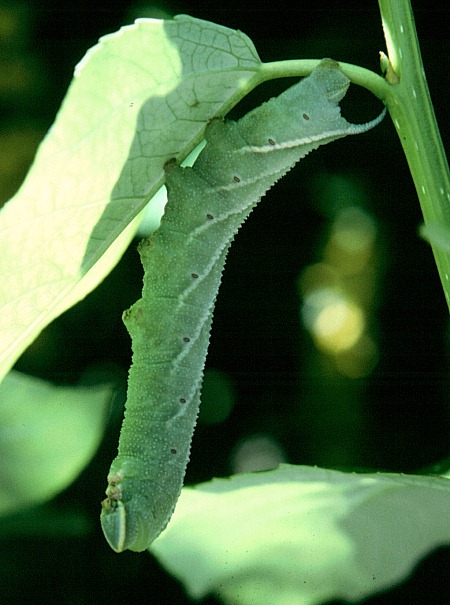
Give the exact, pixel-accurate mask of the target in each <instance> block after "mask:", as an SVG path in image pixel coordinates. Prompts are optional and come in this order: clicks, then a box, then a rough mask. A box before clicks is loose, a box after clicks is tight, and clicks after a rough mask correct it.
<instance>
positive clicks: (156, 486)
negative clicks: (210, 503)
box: [101, 59, 384, 552]
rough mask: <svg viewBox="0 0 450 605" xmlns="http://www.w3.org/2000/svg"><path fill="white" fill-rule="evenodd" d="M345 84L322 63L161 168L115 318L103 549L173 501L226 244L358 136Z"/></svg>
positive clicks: (132, 536) (137, 540) (150, 524)
mask: <svg viewBox="0 0 450 605" xmlns="http://www.w3.org/2000/svg"><path fill="white" fill-rule="evenodd" d="M349 84H350V81H349V80H348V78H347V77H346V76H345V75H344V74H343V73H342V72H341V71H340V69H339V66H338V64H337V63H335V62H334V61H331V60H329V59H325V60H324V61H322V62H321V63H320V65H319V66H318V67H317V68H316V69H315V70H314V71H313V73H312V74H311V75H310V76H309V77H307V78H305V79H303V80H302V81H301V82H299V83H297V84H295V85H294V86H292V87H291V88H289V89H288V90H286V91H285V92H284V93H282V94H281V95H280V96H279V97H276V98H273V99H271V100H270V101H268V102H267V103H265V104H263V105H261V106H260V107H258V108H256V109H254V110H253V111H251V112H250V113H248V114H247V115H245V116H244V117H243V118H242V119H241V120H239V121H238V122H232V121H230V122H223V121H222V120H219V119H215V120H213V121H212V122H211V123H210V124H209V125H208V126H207V128H206V132H205V139H206V147H205V148H204V149H203V151H202V153H201V154H200V155H199V157H198V159H197V161H196V163H195V164H194V166H193V167H192V168H180V167H179V166H177V165H175V163H174V162H168V163H167V164H166V166H165V171H166V185H167V189H168V203H167V205H166V209H165V212H164V216H163V218H162V221H161V226H160V228H159V229H158V231H157V232H156V233H155V234H154V235H153V236H152V237H151V238H150V239H149V240H145V241H144V242H142V243H141V244H140V246H139V252H140V255H141V259H142V264H143V266H144V283H143V292H142V298H141V299H140V300H138V301H137V302H136V303H135V304H134V305H133V306H132V307H131V308H130V309H129V310H128V311H126V312H125V313H124V317H123V319H124V322H125V325H126V327H127V329H128V331H129V333H130V336H131V339H132V347H133V364H132V366H131V369H130V373H129V381H128V397H127V403H126V411H125V418H124V421H123V426H122V430H121V434H120V440H119V452H118V455H117V457H116V458H115V460H114V461H113V463H112V465H111V469H110V472H109V475H108V487H107V490H106V495H107V498H106V500H104V501H103V503H102V507H103V508H102V513H101V524H102V528H103V532H104V534H105V537H106V539H107V541H108V543H109V544H110V546H111V547H112V548H113V549H114V550H115V551H116V552H121V551H123V550H126V549H130V550H134V551H141V550H145V549H146V548H147V547H148V546H149V545H150V544H151V542H152V541H153V540H154V539H155V538H156V537H157V536H158V535H159V534H160V533H161V532H162V531H163V529H164V528H165V527H166V525H167V523H168V521H169V519H170V517H171V515H172V513H173V510H174V508H175V504H176V502H177V499H178V497H179V494H180V492H181V488H182V485H183V478H184V474H185V470H186V466H187V462H188V459H189V450H190V443H191V439H192V434H193V431H194V427H195V423H196V418H197V414H198V409H199V404H200V389H201V382H202V376H203V367H204V363H205V358H206V353H207V349H208V342H209V332H210V327H211V319H212V313H213V307H214V302H215V299H216V295H217V292H218V289H219V285H220V280H221V274H222V270H223V267H224V264H225V259H226V255H227V252H228V248H229V246H230V243H231V241H232V239H233V237H234V235H235V234H236V232H237V231H238V229H239V227H240V226H241V225H242V223H243V222H244V221H245V219H246V218H247V217H248V215H249V213H250V212H251V210H252V209H253V207H254V206H255V205H256V204H257V203H258V201H259V200H260V198H261V197H262V196H263V195H264V193H265V192H266V191H267V190H268V189H269V188H270V187H271V186H272V185H273V184H274V183H275V182H276V181H277V180H278V179H279V178H280V177H282V176H283V175H284V174H285V173H286V172H287V171H288V170H289V169H290V168H292V166H293V165H294V164H295V163H296V162H298V160H300V159H301V158H302V157H304V156H305V155H306V154H307V153H309V152H310V151H311V150H313V149H316V148H317V147H319V145H323V144H325V143H329V142H331V141H333V140H335V139H338V138H341V137H344V136H346V135H348V134H358V133H362V132H365V131H367V130H369V129H370V128H372V127H373V126H375V125H376V124H378V123H379V122H380V121H381V119H382V118H383V116H384V112H383V114H381V115H380V116H379V117H378V118H376V119H375V120H373V121H371V122H368V123H367V124H361V125H355V124H349V123H348V122H347V121H346V120H345V119H344V118H343V117H341V115H340V108H339V105H338V103H339V101H340V100H341V99H342V98H343V96H344V95H345V93H346V91H347V88H348V86H349Z"/></svg>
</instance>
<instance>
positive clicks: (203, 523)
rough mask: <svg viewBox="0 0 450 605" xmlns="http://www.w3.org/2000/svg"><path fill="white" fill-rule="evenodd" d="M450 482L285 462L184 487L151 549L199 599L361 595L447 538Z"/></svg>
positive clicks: (279, 603) (276, 600) (306, 603)
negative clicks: (214, 596) (211, 595)
mask: <svg viewBox="0 0 450 605" xmlns="http://www.w3.org/2000/svg"><path fill="white" fill-rule="evenodd" d="M449 496H450V481H449V480H448V479H447V478H443V477H420V476H407V475H396V474H355V473H352V474H349V473H341V472H337V471H329V470H323V469H318V468H309V467H302V466H298V467H296V466H291V465H281V466H280V467H279V468H278V469H276V470H273V471H268V472H262V473H253V474H242V475H235V476H233V477H231V478H230V479H215V480H213V481H211V482H209V483H204V484H202V485H200V486H197V487H196V488H194V489H192V488H184V489H183V492H182V495H181V498H180V500H179V501H178V504H177V508H176V511H175V513H174V515H173V518H172V521H171V522H170V524H169V526H168V528H167V529H166V530H165V531H164V532H163V533H162V534H161V536H160V537H159V538H158V539H157V540H156V541H155V542H154V543H153V545H152V546H151V547H150V549H149V550H150V551H151V552H152V553H153V554H154V555H155V556H156V557H157V558H158V559H159V561H160V562H161V563H162V564H163V565H164V566H165V567H166V568H167V569H168V570H169V571H170V572H171V573H172V574H173V575H175V576H176V577H178V578H179V579H180V580H181V581H182V582H183V584H184V585H185V587H186V589H187V590H188V592H189V594H190V595H191V596H192V597H193V598H201V597H203V596H204V595H206V594H208V593H211V592H213V593H216V594H218V595H220V597H221V598H222V599H223V600H224V602H225V603H233V604H234V605H247V604H248V605H250V604H252V605H257V604H258V603H259V604H261V605H263V604H264V605H266V604H267V603H270V604H271V605H290V604H291V603H302V604H303V605H310V604H314V603H323V602H325V601H327V600H329V599H333V598H334V599H336V598H339V599H349V600H350V601H354V600H359V599H362V598H364V597H366V596H367V595H370V594H372V593H374V592H376V591H379V590H382V589H385V588H387V587H389V586H391V585H392V584H394V583H396V582H398V581H400V580H401V579H403V578H404V577H405V576H406V575H407V574H408V573H409V572H410V571H411V570H412V568H413V566H414V565H415V564H416V563H417V562H418V561H419V560H420V558H421V557H422V556H423V555H424V554H425V553H427V552H428V551H430V550H431V549H433V548H435V547H436V546H438V545H441V544H448V543H450V507H449Z"/></svg>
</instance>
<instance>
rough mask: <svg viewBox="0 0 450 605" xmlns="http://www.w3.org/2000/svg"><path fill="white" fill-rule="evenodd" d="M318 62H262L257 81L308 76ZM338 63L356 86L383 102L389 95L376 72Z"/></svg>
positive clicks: (383, 80) (309, 60) (308, 60)
mask: <svg viewBox="0 0 450 605" xmlns="http://www.w3.org/2000/svg"><path fill="white" fill-rule="evenodd" d="M319 63H320V60H319V59H302V60H298V59H297V60H296V59H292V60H290V61H275V62H273V63H263V64H262V65H261V67H260V68H259V70H258V77H259V82H258V84H259V83H261V82H265V81H266V80H272V79H273V78H287V77H290V76H309V74H310V73H311V72H312V71H313V69H315V68H316V67H317V66H318V65H319ZM339 65H340V67H341V69H342V71H343V72H344V74H345V75H346V76H347V77H348V78H349V79H350V80H351V82H353V84H357V85H358V86H363V87H364V88H367V89H368V90H370V92H372V93H373V94H374V95H375V96H377V97H378V98H379V99H381V100H382V101H383V102H384V103H386V102H387V98H388V96H389V95H390V93H391V91H390V86H389V84H388V83H387V82H386V80H385V79H384V78H382V77H381V76H379V75H378V74H376V73H374V72H373V71H370V70H369V69H365V68H364V67H359V66H358V65H352V64H351V63H342V62H341V61H339Z"/></svg>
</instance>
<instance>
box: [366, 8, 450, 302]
mask: <svg viewBox="0 0 450 605" xmlns="http://www.w3.org/2000/svg"><path fill="white" fill-rule="evenodd" d="M378 2H379V7H380V12H381V19H382V22H383V29H384V34H385V39H386V47H387V50H388V55H389V68H388V71H387V74H386V80H387V81H388V82H389V87H390V94H388V95H387V97H386V99H385V102H386V105H387V106H388V109H389V113H390V114H391V117H392V120H393V122H394V126H395V128H396V130H397V133H398V136H399V138H400V141H401V144H402V146H403V151H404V152H405V155H406V159H407V161H408V165H409V168H410V171H411V175H412V177H413V180H414V184H415V187H416V191H417V195H418V197H419V200H420V204H421V208H422V213H423V216H424V219H425V224H426V225H427V226H429V227H431V229H433V227H438V228H439V229H440V232H441V233H442V232H444V233H447V236H448V239H449V242H450V204H449V201H450V177H449V170H448V163H447V159H446V156H445V152H444V147H443V144H442V140H441V137H440V133H439V128H438V125H437V122H436V116H435V114H434V109H433V105H432V103H431V98H430V93H429V90H428V85H427V81H426V78H425V72H424V69H423V64H422V57H421V54H420V48H419V42H418V39H417V32H416V28H415V24H414V16H413V13H412V8H411V4H410V1H409V0H378ZM432 244H433V252H434V256H435V260H436V264H437V267H438V271H439V275H440V277H441V281H442V285H443V288H444V292H445V297H446V299H447V305H448V306H449V307H450V251H449V249H448V247H447V250H445V247H442V245H440V244H439V242H438V241H435V242H433V241H432Z"/></svg>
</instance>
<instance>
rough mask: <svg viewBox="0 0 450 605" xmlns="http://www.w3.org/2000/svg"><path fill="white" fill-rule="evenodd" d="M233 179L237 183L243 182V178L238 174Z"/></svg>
mask: <svg viewBox="0 0 450 605" xmlns="http://www.w3.org/2000/svg"><path fill="white" fill-rule="evenodd" d="M233 181H234V182H235V183H240V182H241V179H240V178H239V177H238V176H234V177H233Z"/></svg>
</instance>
